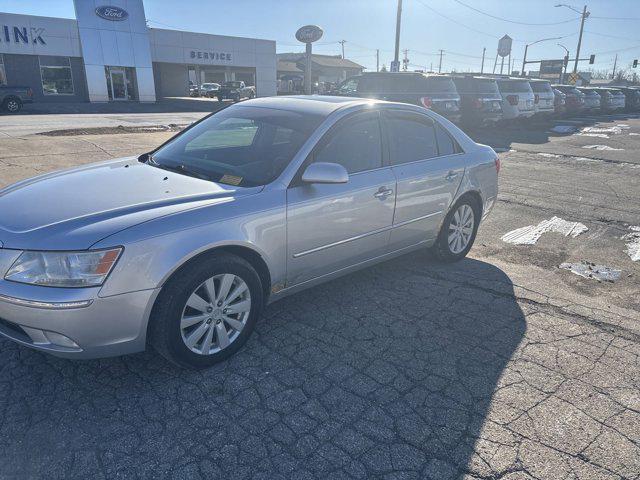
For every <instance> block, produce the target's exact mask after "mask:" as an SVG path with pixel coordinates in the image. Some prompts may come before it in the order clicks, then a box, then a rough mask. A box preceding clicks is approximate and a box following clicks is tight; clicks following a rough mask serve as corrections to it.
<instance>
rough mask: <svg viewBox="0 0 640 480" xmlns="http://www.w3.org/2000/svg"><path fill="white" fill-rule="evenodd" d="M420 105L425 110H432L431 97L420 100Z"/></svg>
mask: <svg viewBox="0 0 640 480" xmlns="http://www.w3.org/2000/svg"><path fill="white" fill-rule="evenodd" d="M420 103H421V104H422V106H423V107H425V108H431V107H432V106H433V101H432V100H431V97H422V98H421V99H420Z"/></svg>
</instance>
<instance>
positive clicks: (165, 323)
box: [150, 253, 263, 368]
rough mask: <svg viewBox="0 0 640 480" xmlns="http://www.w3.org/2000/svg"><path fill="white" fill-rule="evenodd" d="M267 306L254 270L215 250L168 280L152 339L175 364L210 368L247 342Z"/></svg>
mask: <svg viewBox="0 0 640 480" xmlns="http://www.w3.org/2000/svg"><path fill="white" fill-rule="evenodd" d="M262 306H263V293H262V285H261V282H260V277H259V276H258V274H257V273H256V271H255V269H254V268H253V267H252V266H251V265H250V264H249V263H248V262H247V261H245V260H244V259H242V258H240V257H237V256H235V255H230V254H227V253H220V254H215V255H212V256H211V257H209V258H207V259H206V260H204V261H201V262H195V263H193V264H191V265H189V266H187V267H186V268H185V269H183V270H182V271H180V272H179V273H178V274H177V275H175V276H174V277H173V278H172V279H171V280H170V281H169V282H167V284H166V285H165V287H164V288H163V289H162V293H161V294H160V297H159V298H158V301H157V303H156V305H155V307H154V309H153V313H152V318H151V322H152V324H151V326H150V343H151V345H152V346H153V347H154V348H155V349H156V350H157V351H158V352H159V353H160V354H161V355H162V356H164V357H165V358H166V359H167V360H169V361H171V362H173V363H175V364H178V365H180V366H183V367H188V368H206V367H210V366H212V365H214V364H216V363H218V362H220V361H222V360H224V359H226V358H228V357H229V356H231V355H233V354H234V353H235V352H237V351H238V350H239V349H240V348H241V347H242V346H243V345H244V343H245V342H246V341H247V339H248V338H249V336H250V335H251V333H252V332H253V329H254V327H255V324H256V321H257V319H258V317H259V316H260V313H261V311H262Z"/></svg>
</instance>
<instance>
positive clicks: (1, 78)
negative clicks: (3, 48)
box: [0, 53, 7, 85]
mask: <svg viewBox="0 0 640 480" xmlns="http://www.w3.org/2000/svg"><path fill="white" fill-rule="evenodd" d="M6 84H7V73H6V71H5V69H4V56H3V55H2V54H1V53H0V85H6Z"/></svg>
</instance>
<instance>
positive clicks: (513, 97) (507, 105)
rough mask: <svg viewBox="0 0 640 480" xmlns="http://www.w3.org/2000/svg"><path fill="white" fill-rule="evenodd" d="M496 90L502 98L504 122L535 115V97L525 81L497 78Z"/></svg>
mask: <svg viewBox="0 0 640 480" xmlns="http://www.w3.org/2000/svg"><path fill="white" fill-rule="evenodd" d="M497 81H498V90H500V95H501V96H502V115H503V119H504V120H513V119H515V118H529V117H532V116H533V115H535V113H536V110H535V103H534V101H535V95H534V93H533V90H531V86H530V85H529V82H528V81H527V80H524V79H521V78H499V79H497Z"/></svg>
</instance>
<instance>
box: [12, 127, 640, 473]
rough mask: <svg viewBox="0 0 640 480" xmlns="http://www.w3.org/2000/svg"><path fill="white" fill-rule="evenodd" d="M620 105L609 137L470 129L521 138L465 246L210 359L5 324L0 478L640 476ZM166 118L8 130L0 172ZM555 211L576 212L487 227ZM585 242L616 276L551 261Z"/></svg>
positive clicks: (331, 287) (629, 205) (512, 144)
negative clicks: (95, 127) (63, 131)
mask: <svg viewBox="0 0 640 480" xmlns="http://www.w3.org/2000/svg"><path fill="white" fill-rule="evenodd" d="M0 120H1V121H7V117H4V118H3V119H0ZM616 121H619V120H613V124H615V122H616ZM624 123H626V124H628V125H630V126H631V129H629V130H627V131H625V132H624V133H622V134H621V135H618V136H615V137H611V139H609V140H605V139H600V138H599V139H597V142H594V139H590V140H589V139H586V140H587V141H589V142H591V143H603V144H609V145H611V146H616V147H617V148H624V151H610V152H607V151H602V152H600V151H598V152H594V151H591V150H587V149H582V147H581V146H580V145H581V144H582V143H584V142H585V138H584V137H577V136H566V137H551V138H549V137H548V136H547V138H544V141H543V137H544V134H543V133H541V132H538V131H535V132H528V131H524V132H523V131H522V130H521V129H515V130H508V131H505V132H501V134H500V137H499V138H498V139H496V135H497V134H496V133H494V132H489V133H487V132H475V133H474V136H475V137H476V138H478V140H485V141H487V142H488V143H491V144H496V145H497V144H501V145H504V144H507V145H508V147H509V148H511V149H513V150H516V151H508V152H505V153H502V154H500V157H501V159H502V162H503V171H502V173H501V179H500V184H501V185H500V186H501V193H500V198H499V202H498V204H497V206H496V207H495V210H494V211H493V213H492V214H491V216H489V217H488V219H487V221H486V223H485V224H483V226H482V227H481V229H480V232H479V235H478V238H477V240H476V245H475V246H474V248H473V250H472V251H471V254H470V256H469V258H468V259H466V260H464V261H462V262H460V263H458V264H454V265H441V264H438V263H437V262H435V261H434V260H433V259H432V258H431V257H430V256H429V255H428V253H426V252H419V253H414V254H411V255H409V256H405V257H401V258H399V259H396V260H392V261H389V262H386V263H383V264H379V265H377V266H375V267H372V268H369V269H366V270H363V271H360V272H357V273H355V274H352V275H349V276H346V277H343V278H341V279H338V280H335V281H332V282H330V283H328V284H324V285H321V286H318V287H315V288H312V289H310V290H307V291H305V292H302V293H300V294H297V295H294V296H292V297H289V298H286V299H284V300H282V301H280V302H277V303H275V304H273V305H271V306H269V307H268V308H267V309H266V311H265V314H264V316H263V318H262V319H261V320H260V321H259V322H258V325H257V328H256V331H255V333H254V335H253V336H252V337H251V339H250V340H249V342H248V343H247V345H246V346H245V347H244V348H243V349H242V350H241V351H240V352H239V353H238V354H236V355H235V356H234V357H232V358H231V359H230V360H228V361H227V362H225V363H222V364H220V365H217V366H215V367H214V368H212V369H209V370H206V371H200V372H192V371H185V370H181V369H178V368H175V367H173V366H171V365H168V364H167V363H166V362H165V361H163V360H162V359H160V358H159V357H158V356H156V355H155V354H153V352H145V353H142V354H138V355H132V356H128V357H122V358H115V359H103V360H97V361H68V360H62V359H57V358H54V357H51V356H48V355H45V354H41V353H39V352H35V351H32V350H30V349H27V348H24V347H20V346H18V345H15V344H13V343H11V342H9V341H7V340H4V339H0V478H2V479H14V478H15V479H23V478H29V479H31V478H46V479H52V478H64V479H69V478H83V479H84V478H88V477H91V478H109V479H110V478H127V479H129V478H179V479H186V478H207V479H214V478H220V479H269V480H271V479H280V478H281V479H315V478H318V479H370V478H381V479H386V480H391V479H394V480H400V479H403V480H404V479H438V480H441V479H509V480H520V479H544V480H547V479H640V390H639V387H640V360H639V358H640V357H639V356H640V323H639V321H640V300H639V299H638V295H637V292H638V291H639V287H640V282H639V280H638V275H639V273H640V272H639V268H638V266H639V264H638V262H636V263H634V262H632V261H631V259H630V258H629V257H628V255H627V254H626V253H625V251H624V249H625V246H624V241H622V240H620V236H621V235H622V234H623V233H625V232H626V231H628V230H627V226H628V224H633V225H638V224H639V222H640V198H639V197H638V195H637V185H638V177H639V176H640V167H639V166H640V159H638V158H637V157H636V156H635V154H634V152H635V151H637V147H638V143H636V142H640V137H638V136H628V134H627V132H640V120H639V119H635V118H632V119H628V118H627V119H625V120H624ZM605 124H608V123H605ZM170 135H171V134H169V133H166V132H161V133H150V134H125V135H96V136H84V137H53V138H52V137H37V136H32V135H26V136H21V137H15V138H2V139H0V146H1V148H0V186H2V185H6V184H7V183H10V182H13V181H16V180H18V179H20V178H25V177H29V176H32V175H35V174H36V173H38V172H43V171H49V170H52V169H57V168H63V167H66V166H71V165H74V164H78V163H85V162H89V161H97V160H102V159H106V158H109V157H116V156H123V155H127V154H131V153H141V152H143V151H145V150H146V149H149V148H151V147H152V146H154V145H157V144H158V143H160V142H161V141H163V140H165V139H166V138H168V136H170ZM487 136H489V137H491V138H489V139H486V138H483V137H487ZM498 140H499V141H498ZM525 140H526V141H525ZM527 142H528V143H527ZM620 145H623V146H622V147H620ZM538 152H553V153H556V154H560V155H563V156H562V157H559V158H551V157H544V156H540V155H537V153H538ZM576 152H579V153H576ZM553 215H558V216H560V217H562V218H565V219H567V220H570V221H580V222H583V223H585V224H586V225H587V226H588V227H589V231H587V232H586V233H584V234H582V235H580V236H578V237H576V238H565V237H562V236H560V235H556V234H548V235H545V236H543V237H542V238H541V239H540V240H539V241H538V243H537V244H536V245H533V246H516V245H510V244H507V243H504V242H502V241H501V240H500V237H501V236H502V235H503V234H504V233H506V232H507V231H510V230H512V229H514V228H518V227H521V226H525V225H530V224H537V223H538V222H539V221H541V220H543V219H545V218H550V217H551V216H553ZM583 259H584V260H590V261H594V262H597V263H599V264H606V265H609V266H612V267H615V268H620V269H622V270H623V276H622V279H621V280H620V281H618V282H616V283H598V282H596V281H594V280H591V279H585V278H582V277H578V276H575V275H572V274H571V273H570V272H567V271H564V270H559V269H558V268H557V266H558V265H559V264H560V263H561V262H564V261H580V260H583Z"/></svg>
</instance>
